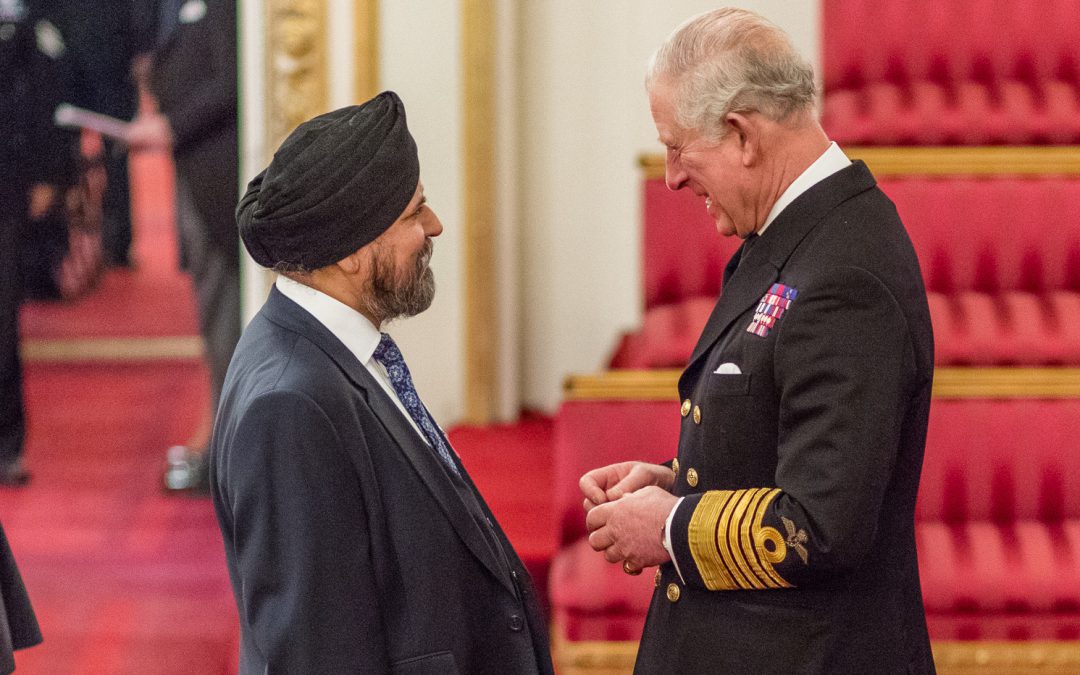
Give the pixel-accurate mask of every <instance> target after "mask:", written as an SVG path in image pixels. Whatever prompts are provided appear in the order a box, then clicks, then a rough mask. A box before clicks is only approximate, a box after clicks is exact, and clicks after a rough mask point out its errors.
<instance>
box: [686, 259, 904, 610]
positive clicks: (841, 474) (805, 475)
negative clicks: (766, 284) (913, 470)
mask: <svg viewBox="0 0 1080 675" xmlns="http://www.w3.org/2000/svg"><path fill="white" fill-rule="evenodd" d="M778 330H779V333H778V336H777V341H776V345H775V356H774V369H775V372H774V377H775V380H776V385H777V390H778V393H779V396H780V417H779V430H778V431H779V437H778V450H777V451H778V457H777V459H778V465H777V469H776V480H775V485H772V486H760V485H759V486H751V485H748V486H745V487H743V488H741V489H733V490H717V491H709V492H705V493H699V494H695V495H690V496H687V497H686V499H684V500H683V502H682V503H681V504H680V505H679V507H678V509H677V511H676V513H675V517H674V519H673V523H672V532H671V534H672V546H673V549H674V551H675V556H676V558H677V560H678V563H679V567H680V569H681V570H682V572H683V574H684V577H685V580H686V582H687V583H688V584H691V585H697V586H703V587H705V588H708V589H710V590H734V589H783V588H793V587H799V586H811V585H813V584H814V583H816V582H821V581H826V580H828V579H830V578H832V577H834V576H836V575H838V574H840V573H842V572H843V571H844V570H846V569H848V568H850V567H852V566H854V565H857V564H858V563H859V562H860V561H861V560H862V559H863V557H864V556H865V555H866V554H867V553H868V551H869V550H870V546H871V544H872V542H873V540H874V537H875V529H876V526H877V523H878V520H879V518H878V516H879V510H880V508H881V504H882V501H883V499H884V495H885V490H886V488H887V486H888V484H889V482H890V477H891V475H892V471H893V467H894V464H895V462H896V457H897V453H898V451H899V444H900V433H901V422H902V419H903V417H904V413H905V407H906V401H907V400H908V399H909V397H910V395H911V386H912V383H913V381H914V357H913V353H912V349H911V345H910V338H909V335H908V329H907V324H906V321H905V319H904V315H903V313H902V311H901V310H900V308H899V306H898V304H897V303H896V301H895V299H894V298H893V296H892V295H891V293H889V291H888V289H887V288H886V287H885V286H884V284H882V283H881V281H880V280H879V279H877V278H876V277H874V276H873V275H871V274H870V273H869V272H866V271H865V270H861V269H858V268H853V267H846V268H839V269H835V270H832V271H829V272H827V273H825V274H823V275H822V277H821V278H820V279H819V281H818V282H817V283H815V284H809V285H807V286H806V287H804V288H800V289H799V296H798V301H797V302H796V303H794V304H793V305H792V306H791V308H790V309H789V310H788V312H787V313H786V314H785V316H784V317H783V319H782V321H781V323H780V324H779V328H778Z"/></svg>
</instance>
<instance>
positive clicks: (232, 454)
mask: <svg viewBox="0 0 1080 675" xmlns="http://www.w3.org/2000/svg"><path fill="white" fill-rule="evenodd" d="M211 455H212V456H211V491H212V494H213V500H214V507H215V509H216V512H217V517H218V521H219V524H220V526H221V531H222V534H223V536H224V540H225V553H226V558H227V561H228V567H229V574H230V577H231V580H232V585H233V590H234V593H235V597H236V602H237V605H238V607H239V612H240V627H241V645H240V673H241V675H255V674H256V673H258V674H260V675H261V674H263V673H270V674H273V673H305V674H308V673H395V674H412V675H419V674H425V673H432V674H438V675H448V674H451V673H470V674H472V673H477V674H485V673H490V674H491V675H496V674H498V675H506V674H511V673H551V672H552V666H551V660H550V655H549V650H548V644H547V637H546V624H545V622H544V620H543V618H542V617H541V614H540V611H539V608H538V604H537V600H536V595H535V591H534V589H533V586H532V584H531V581H530V580H529V576H528V574H527V572H526V571H525V568H524V567H523V566H522V564H521V561H520V560H519V559H518V557H517V555H516V554H515V553H514V551H513V549H512V548H511V546H510V543H509V542H508V541H507V539H506V536H505V535H504V534H503V532H502V530H501V529H500V528H499V525H498V524H497V523H496V522H495V519H494V517H493V516H492V515H491V512H490V511H489V510H488V508H487V506H486V505H485V504H484V501H483V499H482V498H481V497H480V495H479V493H478V492H477V490H476V488H475V486H474V485H473V484H472V482H471V481H470V480H469V478H468V474H467V473H466V472H465V469H464V468H463V467H461V465H460V463H459V464H458V468H459V471H460V473H461V477H460V478H458V477H457V476H454V475H453V473H452V472H450V471H449V470H448V469H447V468H445V465H444V464H443V461H442V460H441V459H440V458H439V457H438V455H437V454H436V453H435V451H434V450H432V449H431V447H429V446H428V445H427V444H426V443H425V442H424V441H423V440H422V439H421V438H420V436H419V435H418V434H417V433H416V431H415V430H414V429H413V427H412V426H411V425H410V424H409V422H408V420H407V419H406V418H405V417H404V415H403V414H402V413H401V411H400V410H399V409H398V407H397V406H396V405H395V404H394V403H393V401H392V400H391V399H390V398H389V396H387V394H386V392H385V391H384V390H383V389H382V387H381V386H380V385H379V384H378V382H376V380H375V379H374V377H373V376H372V375H371V373H370V372H368V370H367V369H366V368H365V367H364V365H363V364H362V363H360V361H359V360H358V359H357V358H356V357H355V356H354V355H353V354H352V352H350V351H349V350H348V348H347V347H346V346H345V345H344V344H342V343H341V341H340V340H338V339H337V338H336V337H334V335H333V334H332V333H331V332H330V331H329V330H328V329H327V328H326V327H325V326H323V325H322V324H321V323H320V322H319V321H318V320H317V319H315V318H314V317H313V316H312V315H311V314H309V313H308V312H307V311H306V310H304V309H302V308H301V307H300V306H299V305H297V304H296V303H295V302H293V301H292V300H290V299H288V298H287V297H285V296H284V295H283V294H282V293H281V292H280V291H278V290H277V289H276V288H274V289H272V290H271V291H270V297H269V298H268V300H267V302H266V304H265V305H264V306H263V308H262V309H261V310H260V312H259V314H258V315H257V316H256V317H255V318H254V319H253V320H252V322H251V324H250V325H249V326H248V328H247V330H246V331H245V333H244V335H243V337H242V338H241V340H240V343H239V345H238V346H237V348H236V352H235V354H234V356H233V360H232V363H231V365H230V366H229V373H228V376H227V378H226V381H225V388H224V391H223V393H222V401H221V407H220V408H219V411H218V420H217V424H216V428H215V431H214V438H213V442H212V444H211ZM455 461H456V459H455Z"/></svg>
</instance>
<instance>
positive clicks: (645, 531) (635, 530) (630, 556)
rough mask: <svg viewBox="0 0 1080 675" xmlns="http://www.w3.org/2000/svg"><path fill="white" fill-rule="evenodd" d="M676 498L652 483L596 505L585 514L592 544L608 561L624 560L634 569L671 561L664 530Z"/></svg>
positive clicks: (590, 544) (590, 543)
mask: <svg viewBox="0 0 1080 675" xmlns="http://www.w3.org/2000/svg"><path fill="white" fill-rule="evenodd" d="M660 468H664V467H660ZM668 473H670V471H669V472H668ZM586 475H587V474H586ZM676 501H678V498H677V497H676V496H675V495H673V494H671V493H670V492H668V491H667V490H665V489H662V488H660V487H658V486H655V485H649V486H646V487H643V488H641V489H639V490H637V491H635V492H633V493H630V494H627V495H626V496H624V497H622V498H621V499H619V500H617V501H609V502H607V503H606V504H600V505H598V506H595V507H593V508H592V509H590V510H589V513H588V515H587V516H586V517H585V526H586V527H587V528H588V530H589V546H591V547H592V548H593V550H594V551H600V552H602V553H603V554H604V559H605V560H607V561H608V562H612V563H613V562H619V561H620V560H624V561H626V563H627V564H628V565H629V566H630V569H633V570H641V569H643V568H645V567H652V566H653V565H659V564H661V563H665V562H667V561H668V560H670V559H671V556H669V555H668V553H667V550H666V549H664V543H663V537H662V533H663V528H664V523H665V522H666V521H667V517H668V515H669V514H670V513H671V509H673V508H674V507H675V502H676Z"/></svg>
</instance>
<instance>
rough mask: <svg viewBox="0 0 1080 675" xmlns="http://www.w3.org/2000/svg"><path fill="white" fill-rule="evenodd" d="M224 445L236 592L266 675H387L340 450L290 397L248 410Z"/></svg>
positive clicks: (299, 398) (363, 531)
mask: <svg viewBox="0 0 1080 675" xmlns="http://www.w3.org/2000/svg"><path fill="white" fill-rule="evenodd" d="M234 438H235V439H236V440H235V441H234V442H233V444H232V447H231V448H230V449H229V455H228V457H227V459H226V462H225V467H224V471H225V474H226V475H225V476H223V477H221V478H219V480H221V482H222V483H223V484H224V492H225V494H224V497H223V500H224V501H226V502H227V503H228V506H229V509H230V511H231V513H232V528H233V531H232V533H231V534H232V541H233V546H234V548H235V550H234V551H233V554H234V558H235V564H236V568H237V572H238V576H239V579H238V580H234V584H237V582H238V584H237V585H238V587H239V588H240V593H239V596H240V597H238V599H237V600H238V604H239V606H240V612H241V614H242V615H243V617H244V618H245V619H246V621H247V622H248V624H249V625H250V627H251V632H252V637H253V639H254V642H255V644H256V646H257V648H258V650H259V651H260V652H261V654H262V655H263V656H264V657H265V659H266V662H267V664H268V665H269V668H268V673H271V674H273V673H330V672H355V673H360V672H364V673H367V672H371V673H375V672H387V671H388V670H389V666H388V664H387V656H386V641H385V636H384V634H383V625H382V621H381V620H380V616H381V614H380V610H379V597H378V592H377V589H376V586H375V583H374V578H375V574H374V572H373V569H372V562H371V557H370V556H371V545H370V531H369V529H368V526H367V523H368V521H367V516H366V511H365V508H364V502H363V499H362V496H361V490H360V483H359V479H358V476H357V473H356V469H355V467H354V465H353V463H352V462H351V460H350V457H349V455H348V453H347V452H346V450H345V448H343V440H344V439H341V438H339V437H338V434H337V431H336V430H335V429H334V427H333V425H332V424H331V422H330V420H329V419H328V418H327V416H326V415H325V413H324V412H323V411H322V410H321V409H320V408H319V407H318V406H317V405H316V404H315V403H314V402H313V401H312V400H311V399H309V398H307V397H306V396H303V395H301V394H298V393H293V392H275V393H272V394H267V395H264V396H263V397H261V398H260V399H258V400H256V401H255V402H254V403H253V404H252V406H251V407H250V408H249V410H248V411H247V412H246V414H245V415H244V417H243V419H242V420H241V421H240V423H239V425H238V426H237V429H236V433H235V436H234ZM348 442H349V443H350V444H360V445H363V439H362V438H349V439H348ZM361 451H364V450H363V448H361Z"/></svg>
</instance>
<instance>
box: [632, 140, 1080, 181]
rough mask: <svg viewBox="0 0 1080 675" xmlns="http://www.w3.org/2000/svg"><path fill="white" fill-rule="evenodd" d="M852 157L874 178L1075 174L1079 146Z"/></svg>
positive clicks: (864, 150)
mask: <svg viewBox="0 0 1080 675" xmlns="http://www.w3.org/2000/svg"><path fill="white" fill-rule="evenodd" d="M844 152H845V153H847V155H848V157H851V158H852V159H861V160H863V161H864V162H866V165H867V166H868V167H870V170H871V171H873V172H874V175H875V176H877V177H878V178H881V177H884V176H1078V175H1080V146H1076V145H1001V146H996V145H995V146H989V145H988V146H919V147H888V146H881V147H870V146H851V147H845V148H844ZM638 165H639V166H641V167H642V168H643V169H644V173H645V178H647V179H657V178H663V177H664V156H663V155H662V154H659V153H646V154H643V155H641V156H639V157H638Z"/></svg>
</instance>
